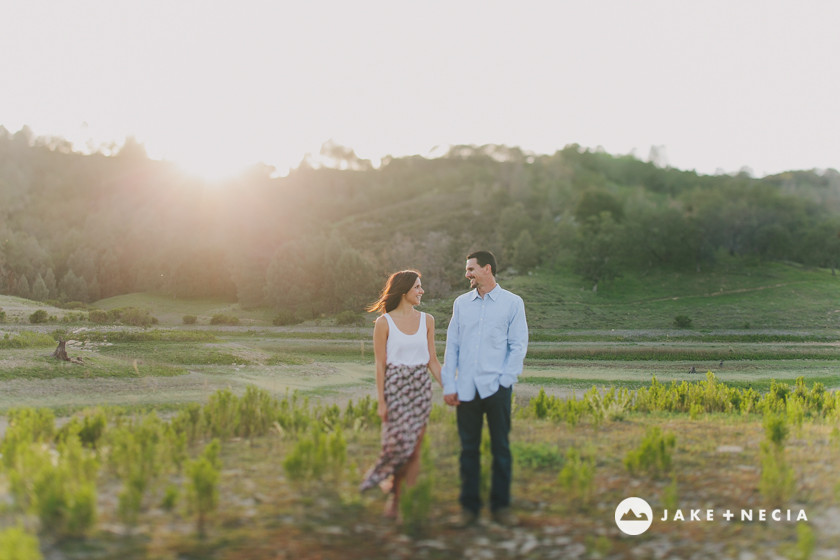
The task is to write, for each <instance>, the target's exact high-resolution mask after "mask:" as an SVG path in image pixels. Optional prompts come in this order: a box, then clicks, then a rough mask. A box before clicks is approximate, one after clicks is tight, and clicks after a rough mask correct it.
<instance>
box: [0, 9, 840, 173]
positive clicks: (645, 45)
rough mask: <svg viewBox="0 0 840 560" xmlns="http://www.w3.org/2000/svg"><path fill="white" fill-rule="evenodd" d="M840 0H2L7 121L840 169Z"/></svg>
mask: <svg viewBox="0 0 840 560" xmlns="http://www.w3.org/2000/svg"><path fill="white" fill-rule="evenodd" d="M838 21H840V2H836V1H834V0H823V1H820V0H790V1H788V0H735V1H733V0H724V1H720V0H704V1H702V2H700V1H689V0H684V1H683V0H658V1H653V0H636V1H633V2H629V1H627V0H589V1H579V0H576V1H571V0H547V1H541V2H537V1H528V0H516V1H512V0H508V1H504V2H502V1H489V0H483V1H472V0H463V1H462V0H442V1H438V0H429V1H422V2H409V1H407V0H387V1H364V0H359V1H356V2H348V1H331V2H326V1H315V0H313V1H306V0H294V1H286V0H264V1H256V0H235V1H230V2H228V1H222V0H218V1H212V0H200V1H199V0H73V1H71V2H61V1H54V0H25V1H19V0H0V27H2V31H0V75H2V77H3V85H2V86H1V87H0V125H3V126H5V127H6V128H7V129H8V130H9V131H11V132H15V131H17V130H19V129H20V128H21V127H22V126H23V125H29V126H30V128H32V130H33V131H34V133H35V134H36V135H38V136H61V137H64V138H66V139H68V140H71V141H73V142H74V143H75V145H76V146H77V148H78V149H82V150H84V149H86V147H87V146H94V147H95V146H99V145H102V144H104V143H109V142H116V143H118V144H122V143H123V142H124V140H125V138H126V137H127V136H134V137H135V138H136V139H137V140H138V141H139V142H140V143H142V144H144V145H145V147H146V150H147V152H148V153H149V155H150V156H152V157H154V158H161V159H167V160H172V161H176V162H179V163H181V164H183V165H184V166H185V168H187V169H189V170H192V171H196V172H200V173H201V174H203V175H205V176H213V175H216V174H220V173H228V172H233V171H235V170H238V169H239V168H241V167H243V166H245V165H248V164H252V163H255V162H258V161H262V162H265V163H267V164H270V165H274V166H276V167H277V168H278V171H280V172H281V173H285V172H286V171H287V170H288V169H289V168H290V167H295V166H297V165H298V163H299V162H300V161H301V159H302V158H303V156H304V155H305V154H306V153H314V154H316V153H317V152H318V151H319V149H320V146H321V145H322V144H323V143H324V142H326V141H328V140H333V141H334V142H336V143H338V144H341V145H344V146H348V147H351V148H353V149H355V150H356V152H357V154H359V155H360V156H361V157H364V158H369V159H372V160H374V162H375V163H376V162H377V161H378V160H379V158H381V157H382V156H385V155H394V156H402V155H408V154H421V155H425V154H428V153H430V151H431V150H432V149H433V148H434V147H436V146H441V145H449V144H477V145H480V144H487V143H495V144H505V145H509V146H519V147H521V148H523V149H525V150H530V151H534V152H537V153H547V154H551V153H554V152H555V151H556V150H558V149H562V148H563V147H564V146H565V145H567V144H570V143H578V144H580V145H582V146H585V147H591V148H595V147H597V146H603V148H604V149H605V150H606V151H608V152H610V153H613V154H626V153H630V152H631V151H635V152H634V153H635V154H636V155H637V156H639V157H641V158H642V159H647V157H648V154H649V152H650V148H651V146H658V147H664V152H665V154H666V155H667V162H668V163H669V164H670V165H673V166H675V167H678V168H681V169H696V170H697V171H698V172H701V173H715V172H716V171H718V170H720V171H725V172H734V171H738V170H740V169H741V168H742V167H748V168H750V169H751V170H752V171H753V173H754V174H755V175H758V176H761V175H765V174H768V173H775V172H779V171H782V170H786V169H811V168H819V169H823V168H828V167H833V168H835V169H840V33H838V31H837V22H838Z"/></svg>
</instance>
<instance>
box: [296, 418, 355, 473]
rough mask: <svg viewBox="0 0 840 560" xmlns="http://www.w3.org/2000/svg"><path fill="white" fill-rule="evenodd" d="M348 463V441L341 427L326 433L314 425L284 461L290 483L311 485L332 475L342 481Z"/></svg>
mask: <svg viewBox="0 0 840 560" xmlns="http://www.w3.org/2000/svg"><path fill="white" fill-rule="evenodd" d="M346 463H347V442H346V441H345V439H344V434H343V433H342V431H341V428H340V427H339V428H338V429H336V430H335V431H334V432H333V433H331V434H325V433H324V432H323V431H322V430H321V427H320V426H319V425H318V424H314V425H313V427H312V430H311V432H310V433H309V435H308V436H302V437H301V438H300V439H299V440H298V441H297V443H295V446H294V447H293V448H292V451H291V452H289V453H288V454H287V455H286V458H285V460H284V461H283V469H284V470H285V471H286V475H287V476H288V477H289V479H290V480H292V481H295V482H304V483H309V482H311V481H315V480H320V479H321V477H322V476H323V475H324V474H327V473H330V474H332V476H333V479H334V480H336V481H337V480H339V479H340V478H341V476H342V474H343V471H344V466H345V464H346Z"/></svg>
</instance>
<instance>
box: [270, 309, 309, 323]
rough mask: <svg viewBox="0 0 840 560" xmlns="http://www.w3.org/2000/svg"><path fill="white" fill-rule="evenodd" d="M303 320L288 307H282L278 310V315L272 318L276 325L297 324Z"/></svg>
mask: <svg viewBox="0 0 840 560" xmlns="http://www.w3.org/2000/svg"><path fill="white" fill-rule="evenodd" d="M302 322H303V321H301V320H300V319H299V318H298V316H297V315H296V314H295V312H294V311H289V310H288V309H281V310H280V311H278V312H277V315H275V316H274V319H272V320H271V324H273V325H274V326H275V327H285V326H287V325H297V324H299V323H302Z"/></svg>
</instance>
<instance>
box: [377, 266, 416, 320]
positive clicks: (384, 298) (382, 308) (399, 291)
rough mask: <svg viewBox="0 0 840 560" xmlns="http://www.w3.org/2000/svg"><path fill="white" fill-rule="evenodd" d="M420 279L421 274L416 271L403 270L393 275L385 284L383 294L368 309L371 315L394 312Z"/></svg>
mask: <svg viewBox="0 0 840 560" xmlns="http://www.w3.org/2000/svg"><path fill="white" fill-rule="evenodd" d="M418 278H420V273H419V272H417V271H416V270H401V271H399V272H395V273H393V274H392V275H391V276H389V277H388V281H387V282H385V287H384V288H382V293H381V294H380V295H379V299H378V300H376V301H375V302H374V303H372V304H370V305H369V306H368V307H367V311H368V312H370V313H373V312H378V313H388V312H389V311H393V310H394V309H396V308H397V306H398V305H399V304H400V300H401V299H402V297H403V294H407V293H408V291H409V290H410V289H411V288H413V287H414V283H415V282H416V281H417V279H418Z"/></svg>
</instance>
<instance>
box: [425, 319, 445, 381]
mask: <svg viewBox="0 0 840 560" xmlns="http://www.w3.org/2000/svg"><path fill="white" fill-rule="evenodd" d="M426 317H427V319H426V338H427V339H428V341H429V371H430V372H432V377H434V378H435V380H436V381H437V382H438V385H440V386H441V387H443V381H441V379H440V368H441V366H440V360H438V357H437V352H435V318H434V317H432V316H431V315H429V314H428V313H426Z"/></svg>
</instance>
